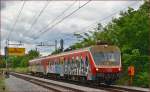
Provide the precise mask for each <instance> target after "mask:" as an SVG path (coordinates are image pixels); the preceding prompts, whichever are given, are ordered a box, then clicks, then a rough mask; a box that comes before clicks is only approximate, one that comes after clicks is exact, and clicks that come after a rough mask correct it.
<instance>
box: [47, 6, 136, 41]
mask: <svg viewBox="0 0 150 92" xmlns="http://www.w3.org/2000/svg"><path fill="white" fill-rule="evenodd" d="M134 4H136V3H132V4H131V5H134ZM129 5H130V4H129ZM129 5H128V6H129ZM128 6H126V7H124V8H122V9H119V10H117V11H115V12H114V13H112V14H110V15H108V16H106V17H104V18H102V19H100V20H98V21H96V22H94V23H92V24H90V25H88V26H86V27H84V28H82V29H81V30H83V29H87V28H88V27H90V26H91V25H93V24H96V23H99V22H102V21H104V20H106V19H108V18H109V17H112V16H113V15H115V14H117V13H118V12H120V11H121V10H124V9H126V8H127V7H128ZM81 30H79V31H76V32H80V31H81ZM83 33H84V32H83ZM65 35H67V37H65V39H67V38H68V36H70V35H69V34H65ZM70 37H72V36H70ZM59 38H60V36H59ZM74 40H75V39H74ZM48 41H52V40H47V41H44V42H48Z"/></svg>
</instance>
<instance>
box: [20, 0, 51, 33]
mask: <svg viewBox="0 0 150 92" xmlns="http://www.w3.org/2000/svg"><path fill="white" fill-rule="evenodd" d="M49 3H50V1H47V3H46V4H45V5H44V7H43V8H42V9H41V11H40V13H39V14H38V16H37V17H36V18H35V20H34V21H33V22H32V24H31V26H30V28H29V29H28V30H27V31H30V30H32V28H33V26H34V25H35V24H36V23H37V21H38V19H39V18H40V16H41V15H42V13H43V12H44V11H45V9H46V8H47V7H48V5H49ZM27 31H25V32H24V33H26V32H27ZM24 33H22V34H24Z"/></svg>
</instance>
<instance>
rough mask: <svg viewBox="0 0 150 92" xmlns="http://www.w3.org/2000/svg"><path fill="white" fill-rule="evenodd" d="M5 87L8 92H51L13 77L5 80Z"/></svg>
mask: <svg viewBox="0 0 150 92" xmlns="http://www.w3.org/2000/svg"><path fill="white" fill-rule="evenodd" d="M5 85H6V87H7V89H8V90H9V92H53V91H52V90H48V89H46V88H43V87H41V86H38V85H35V84H33V83H30V82H28V81H25V80H22V79H19V78H16V77H14V76H10V78H8V79H6V80H5Z"/></svg>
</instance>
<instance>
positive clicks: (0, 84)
mask: <svg viewBox="0 0 150 92" xmlns="http://www.w3.org/2000/svg"><path fill="white" fill-rule="evenodd" d="M0 92H8V90H7V88H6V87H5V78H4V75H3V72H2V69H0Z"/></svg>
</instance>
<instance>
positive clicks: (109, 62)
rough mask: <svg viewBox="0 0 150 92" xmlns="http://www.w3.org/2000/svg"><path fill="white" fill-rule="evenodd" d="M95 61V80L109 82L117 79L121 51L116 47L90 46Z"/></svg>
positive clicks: (119, 69) (119, 70)
mask: <svg viewBox="0 0 150 92" xmlns="http://www.w3.org/2000/svg"><path fill="white" fill-rule="evenodd" d="M91 54H92V57H93V60H94V63H95V71H96V81H98V82H104V83H106V84H111V83H113V82H115V81H116V80H118V79H119V75H120V72H121V53H120V50H119V48H118V47H116V46H110V45H107V44H106V45H96V46H93V47H92V48H91Z"/></svg>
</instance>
